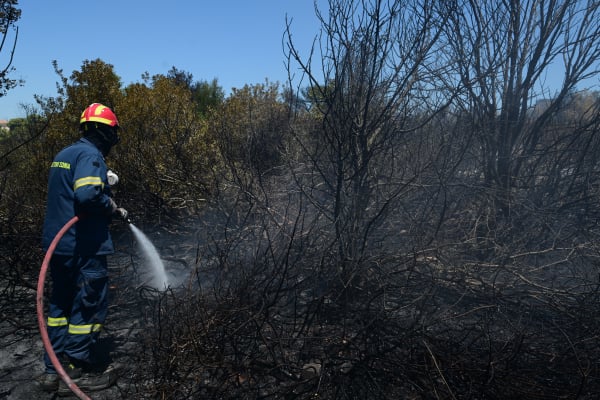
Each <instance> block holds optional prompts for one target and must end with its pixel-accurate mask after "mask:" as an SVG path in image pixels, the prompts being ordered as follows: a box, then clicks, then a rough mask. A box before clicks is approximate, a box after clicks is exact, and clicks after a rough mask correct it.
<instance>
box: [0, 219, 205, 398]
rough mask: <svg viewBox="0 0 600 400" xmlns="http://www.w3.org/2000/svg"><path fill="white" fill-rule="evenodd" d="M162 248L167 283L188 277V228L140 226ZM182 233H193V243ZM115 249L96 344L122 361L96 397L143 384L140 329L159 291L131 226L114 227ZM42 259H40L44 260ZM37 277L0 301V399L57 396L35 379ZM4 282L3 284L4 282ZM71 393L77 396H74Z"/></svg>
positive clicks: (191, 252) (38, 356) (191, 256)
mask: <svg viewBox="0 0 600 400" xmlns="http://www.w3.org/2000/svg"><path fill="white" fill-rule="evenodd" d="M142 230H143V231H144V232H145V233H146V235H147V236H148V238H149V239H150V240H151V242H152V243H153V244H154V246H156V249H157V251H158V253H159V254H160V257H161V259H162V260H163V263H164V265H165V268H166V270H167V276H168V277H169V285H170V287H171V288H176V287H177V285H181V284H183V283H184V282H185V281H187V277H189V275H190V271H191V270H192V269H193V268H194V263H195V257H196V246H195V245H194V243H193V242H194V237H193V233H191V232H190V231H177V230H173V229H172V228H171V230H167V229H166V228H154V229H148V231H146V230H144V229H142ZM182 237H188V238H190V242H191V244H190V245H189V246H187V245H185V244H183V241H182V240H181V238H182ZM113 239H114V241H115V244H116V253H115V254H114V255H112V256H109V259H108V263H109V270H110V283H111V292H110V296H111V301H110V306H109V307H110V308H109V314H108V318H107V321H106V323H105V326H104V330H103V332H102V334H101V336H100V341H99V343H98V346H99V347H100V348H108V349H109V350H110V356H111V361H112V362H113V363H118V364H120V365H121V367H122V368H121V370H120V374H119V379H118V380H117V383H116V385H114V386H112V387H110V388H108V389H105V390H102V391H97V392H93V393H86V394H87V395H88V396H89V397H91V398H93V399H120V398H128V397H129V396H131V395H133V394H134V393H135V392H136V391H138V392H139V390H140V389H139V388H140V387H141V385H142V384H141V383H140V382H139V379H138V380H137V381H136V379H135V377H136V370H137V369H138V366H137V365H136V363H137V362H138V361H137V357H136V356H137V355H139V352H140V350H142V349H143V347H142V346H143V343H142V340H141V338H142V334H143V333H144V332H145V331H147V329H148V324H149V323H150V322H151V321H149V318H150V316H149V315H148V314H151V313H148V310H149V309H150V307H151V304H152V302H153V299H155V298H156V296H157V290H156V289H155V288H152V287H151V286H150V282H151V280H152V273H151V271H150V270H149V268H147V267H146V265H145V261H144V258H143V254H141V250H140V248H139V247H138V243H137V241H136V240H135V238H134V236H133V235H132V233H131V232H129V230H128V229H126V228H123V229H120V230H118V231H117V232H113ZM41 263H42V260H40V265H41ZM35 271H36V276H32V277H29V278H28V279H27V282H28V285H29V286H30V287H16V288H11V289H10V290H6V293H2V294H1V296H2V299H1V302H0V316H1V319H0V399H2V400H4V399H7V400H20V399H24V400H25V399H27V400H30V399H39V400H45V399H57V398H65V397H58V396H57V394H56V393H47V392H44V391H43V390H42V389H41V388H40V387H39V386H38V384H37V382H36V378H37V377H38V376H40V375H42V374H43V373H44V365H43V361H42V358H43V354H44V348H43V344H42V340H41V335H40V331H39V328H38V322H37V313H36V305H35V301H36V289H35V288H36V286H37V281H38V276H37V272H39V268H37V269H35ZM45 282H46V295H45V297H44V305H47V302H48V287H49V286H50V284H51V283H50V279H49V276H48V277H47V279H46V281H45ZM3 287H4V286H3ZM71 398H77V397H76V396H75V395H72V396H71Z"/></svg>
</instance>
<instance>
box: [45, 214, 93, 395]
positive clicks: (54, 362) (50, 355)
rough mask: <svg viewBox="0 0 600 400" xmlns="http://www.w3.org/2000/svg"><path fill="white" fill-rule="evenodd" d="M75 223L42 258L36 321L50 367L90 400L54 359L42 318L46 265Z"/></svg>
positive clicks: (70, 225) (60, 233)
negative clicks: (50, 363)
mask: <svg viewBox="0 0 600 400" xmlns="http://www.w3.org/2000/svg"><path fill="white" fill-rule="evenodd" d="M77 221H79V217H78V216H74V217H73V218H71V219H70V220H69V221H68V222H67V223H66V224H65V225H64V226H63V227H62V228H61V229H60V231H58V233H57V234H56V236H55V237H54V239H53V240H52V242H51V243H50V246H49V247H48V250H47V251H46V256H45V257H44V261H43V262H42V267H41V269H40V276H39V278H38V285H37V296H36V303H37V319H38V326H39V328H40V334H41V335H42V342H43V344H44V348H45V349H46V352H47V353H48V356H49V358H50V361H51V362H52V365H53V366H54V368H56V372H58V375H59V376H60V378H61V379H62V380H63V382H64V383H65V384H66V385H67V386H68V387H69V389H70V390H71V391H72V392H73V393H74V394H75V395H77V397H79V398H80V399H82V400H91V399H90V397H88V396H87V395H86V394H85V393H83V392H82V391H81V389H79V387H78V386H77V385H76V384H75V382H73V380H72V379H71V377H70V376H69V375H68V374H67V373H66V372H65V370H64V368H63V367H62V365H61V363H60V361H58V358H57V357H56V353H55V352H54V349H53V348H52V343H51V342H50V338H49V336H48V331H47V329H46V320H45V318H44V282H45V281H46V273H47V271H48V265H49V263H50V259H51V258H52V254H53V253H54V250H55V249H56V245H57V244H58V242H59V241H60V239H62V237H63V235H64V234H65V232H66V231H68V230H69V229H70V228H71V227H72V226H73V225H74V224H75V223H76V222H77Z"/></svg>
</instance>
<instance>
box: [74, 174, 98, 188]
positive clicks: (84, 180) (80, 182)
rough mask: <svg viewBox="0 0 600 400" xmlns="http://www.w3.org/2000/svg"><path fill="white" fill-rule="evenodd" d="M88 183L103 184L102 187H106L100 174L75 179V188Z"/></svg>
mask: <svg viewBox="0 0 600 400" xmlns="http://www.w3.org/2000/svg"><path fill="white" fill-rule="evenodd" d="M87 185H94V186H102V188H104V183H102V179H101V178H100V177H99V176H86V177H84V178H79V179H77V180H76V181H75V185H74V186H73V190H77V189H79V188H80V187H82V186H87Z"/></svg>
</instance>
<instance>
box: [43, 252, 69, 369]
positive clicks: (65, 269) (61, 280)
mask: <svg viewBox="0 0 600 400" xmlns="http://www.w3.org/2000/svg"><path fill="white" fill-rule="evenodd" d="M75 269H76V266H75V265H74V260H73V258H72V257H70V256H61V255H54V256H53V257H52V259H51V260H50V276H51V277H52V290H51V295H50V301H49V304H48V319H47V326H48V337H49V338H50V343H52V348H53V349H54V352H55V353H56V355H57V357H59V358H61V356H62V355H63V353H64V347H65V343H66V341H67V336H68V325H69V317H70V314H71V309H72V306H73V296H74V295H75V291H76V288H77V285H76V278H75V277H76V272H77V271H76V270H75ZM44 364H45V366H46V372H47V373H50V374H55V373H56V369H55V368H54V366H53V365H52V362H51V361H50V357H49V356H48V354H47V353H44Z"/></svg>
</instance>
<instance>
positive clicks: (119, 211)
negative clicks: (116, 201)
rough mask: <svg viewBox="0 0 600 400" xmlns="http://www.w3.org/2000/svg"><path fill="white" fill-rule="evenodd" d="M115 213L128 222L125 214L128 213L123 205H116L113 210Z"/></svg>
mask: <svg viewBox="0 0 600 400" xmlns="http://www.w3.org/2000/svg"><path fill="white" fill-rule="evenodd" d="M115 215H116V216H118V217H119V218H121V219H122V220H123V221H125V222H129V220H128V219H127V216H128V215H129V213H128V212H127V210H126V209H124V208H123V207H118V208H117V209H116V210H115Z"/></svg>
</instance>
